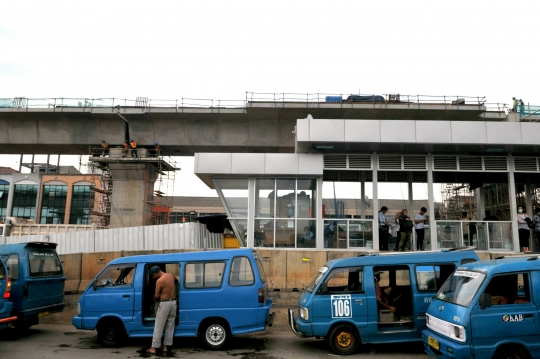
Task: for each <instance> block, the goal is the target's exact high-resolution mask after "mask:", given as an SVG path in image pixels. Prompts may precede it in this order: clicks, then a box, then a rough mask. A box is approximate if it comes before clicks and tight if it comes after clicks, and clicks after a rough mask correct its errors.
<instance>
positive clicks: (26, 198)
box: [11, 184, 38, 219]
mask: <svg viewBox="0 0 540 359" xmlns="http://www.w3.org/2000/svg"><path fill="white" fill-rule="evenodd" d="M37 190H38V187H37V185H29V184H20V185H15V190H14V193H13V209H12V211H11V215H12V216H13V217H18V218H25V219H36V216H35V214H36V212H35V210H36V208H35V207H36V202H37Z"/></svg>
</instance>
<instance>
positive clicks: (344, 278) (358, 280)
mask: <svg viewBox="0 0 540 359" xmlns="http://www.w3.org/2000/svg"><path fill="white" fill-rule="evenodd" d="M325 283H326V287H327V289H326V290H327V292H332V293H336V292H337V293H344V292H361V291H363V286H362V268H359V267H348V268H336V269H334V270H332V272H331V273H330V274H329V275H328V277H326V279H325Z"/></svg>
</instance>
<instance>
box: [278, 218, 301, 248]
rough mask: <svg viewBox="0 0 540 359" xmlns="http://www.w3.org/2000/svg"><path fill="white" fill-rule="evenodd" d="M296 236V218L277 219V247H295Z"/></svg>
mask: <svg viewBox="0 0 540 359" xmlns="http://www.w3.org/2000/svg"><path fill="white" fill-rule="evenodd" d="M295 238H296V230H295V224H294V219H290V220H287V219H285V220H276V238H275V242H276V247H294V246H295Z"/></svg>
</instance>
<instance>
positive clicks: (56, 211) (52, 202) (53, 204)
mask: <svg viewBox="0 0 540 359" xmlns="http://www.w3.org/2000/svg"><path fill="white" fill-rule="evenodd" d="M66 199H67V186H66V185H45V186H43V195H42V199H41V219H40V223H42V224H63V223H64V216H65V213H66Z"/></svg>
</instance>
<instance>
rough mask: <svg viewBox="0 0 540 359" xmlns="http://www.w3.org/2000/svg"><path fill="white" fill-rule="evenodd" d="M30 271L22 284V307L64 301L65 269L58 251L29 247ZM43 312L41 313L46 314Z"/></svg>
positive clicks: (55, 303)
mask: <svg viewBox="0 0 540 359" xmlns="http://www.w3.org/2000/svg"><path fill="white" fill-rule="evenodd" d="M26 253H27V255H28V269H29V273H28V276H27V278H26V283H21V280H20V279H21V278H19V282H18V284H22V299H23V300H22V308H21V309H23V310H24V309H30V308H40V307H50V306H54V305H58V304H62V303H63V302H64V281H65V279H66V278H65V276H64V271H63V270H62V263H61V262H60V258H58V254H57V253H56V251H51V250H47V249H41V248H39V249H34V248H28V249H27V252H26ZM46 314H49V313H48V312H41V313H39V315H46Z"/></svg>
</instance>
